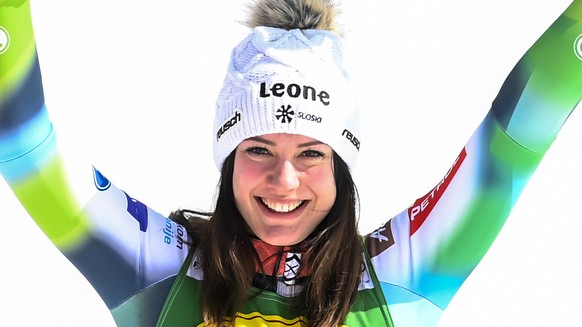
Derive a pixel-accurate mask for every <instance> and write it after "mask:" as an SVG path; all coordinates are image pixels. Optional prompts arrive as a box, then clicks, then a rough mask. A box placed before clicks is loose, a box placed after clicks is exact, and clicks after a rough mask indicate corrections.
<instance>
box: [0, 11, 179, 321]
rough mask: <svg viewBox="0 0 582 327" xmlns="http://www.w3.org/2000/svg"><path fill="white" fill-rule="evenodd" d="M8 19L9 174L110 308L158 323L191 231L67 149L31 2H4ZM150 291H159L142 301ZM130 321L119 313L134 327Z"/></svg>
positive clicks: (4, 140) (2, 75)
mask: <svg viewBox="0 0 582 327" xmlns="http://www.w3.org/2000/svg"><path fill="white" fill-rule="evenodd" d="M0 22H1V24H0V26H1V27H2V28H0V49H1V50H0V173H1V175H2V177H3V178H4V179H5V181H6V182H7V183H8V185H9V186H10V188H11V189H12V191H13V192H14V194H15V195H16V197H17V198H18V199H19V200H20V202H21V203H22V205H23V207H24V208H25V209H26V210H27V212H28V213H29V214H30V216H31V217H32V218H33V219H34V221H35V222H36V223H37V224H38V226H39V227H40V228H41V229H42V231H43V232H44V233H45V234H46V236H47V237H48V238H49V239H50V240H51V241H52V242H53V243H54V244H55V245H56V246H57V248H58V249H59V250H60V251H61V252H62V253H63V254H64V255H65V256H66V257H67V259H69V260H70V261H71V262H72V263H73V264H74V265H75V266H76V268H77V269H79V270H80V271H81V272H82V273H83V274H84V276H85V277H86V278H87V279H88V280H89V282H90V283H91V284H92V285H93V287H94V288H95V289H96V290H97V292H98V293H99V294H100V295H101V297H102V298H103V300H104V302H105V303H106V304H107V306H108V307H109V308H110V309H111V310H112V311H114V309H115V308H119V307H122V306H123V305H126V306H127V305H129V306H133V307H135V308H140V306H142V305H147V306H148V308H149V309H150V310H143V312H145V314H143V315H142V316H135V317H130V319H134V318H135V319H143V321H141V322H140V321H134V323H135V324H136V325H140V323H143V322H144V321H148V322H149V321H151V320H154V319H155V318H156V317H157V313H158V312H159V308H160V307H161V305H162V301H163V299H164V294H166V293H167V291H168V289H169V287H170V285H171V279H172V277H173V276H174V275H175V274H176V273H177V271H178V269H179V267H180V266H181V264H182V262H183V260H184V258H185V257H186V255H187V252H188V248H187V246H186V244H185V242H186V235H185V232H184V230H183V228H182V227H181V226H178V225H176V224H175V223H173V222H171V221H170V220H169V219H167V218H165V217H162V216H161V215H159V214H158V213H156V212H155V211H153V210H151V209H149V208H148V207H146V206H145V205H143V204H142V203H140V202H139V201H137V200H135V199H133V198H132V197H130V196H129V195H128V194H126V193H125V192H124V191H122V190H120V189H118V188H116V187H115V186H114V185H113V184H111V183H110V182H109V180H108V179H107V178H106V177H105V176H104V175H102V174H101V173H100V172H99V171H98V170H97V169H95V168H94V167H93V166H92V165H91V164H89V163H84V161H83V160H82V158H76V157H75V154H74V153H69V152H67V151H66V150H63V149H60V148H59V146H58V144H57V141H56V140H57V137H56V133H55V131H54V129H53V126H52V124H51V123H50V120H49V115H48V113H47V109H46V106H45V101H44V96H43V87H42V79H41V73H40V68H39V60H38V57H37V52H36V46H35V39H34V33H33V28H32V21H31V14H30V4H29V1H28V0H26V1H23V0H19V1H12V0H10V1H2V0H0ZM145 288H148V291H147V292H148V294H150V295H151V293H156V294H157V295H156V296H146V298H147V299H144V298H143V297H142V298H139V297H138V296H137V295H136V296H134V295H135V294H137V293H140V292H141V291H143V290H144V289H145ZM144 294H145V293H144ZM132 298H134V299H135V300H133V301H131V300H130V301H126V300H128V299H132ZM156 310H157V311H156ZM126 311H127V310H126ZM114 313H115V311H114ZM148 314H149V315H151V316H148V317H146V316H147V315H148ZM136 317H137V318H136ZM120 319H121V320H120ZM124 319H126V317H118V316H116V320H117V321H118V322H119V321H124V323H128V322H127V320H124ZM128 319H129V318H128ZM146 324H147V323H146Z"/></svg>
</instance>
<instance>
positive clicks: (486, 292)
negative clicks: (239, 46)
mask: <svg viewBox="0 0 582 327" xmlns="http://www.w3.org/2000/svg"><path fill="white" fill-rule="evenodd" d="M242 3H243V2H242V1H241V0H231V1H205V2H201V1H193V0H190V1H185V0H175V1H151V0H140V1H137V0H124V1H82V0H51V1H40V0H32V8H33V18H34V25H35V31H36V35H37V44H38V52H39V55H40V60H41V66H42V71H43V80H44V85H45V95H46V102H47V105H48V107H49V110H50V112H51V117H52V120H53V121H54V124H55V125H56V128H57V129H58V131H59V133H60V140H61V142H62V143H64V144H65V145H66V146H71V147H75V148H76V149H77V150H78V152H79V153H80V155H81V154H82V155H84V156H87V157H88V159H89V160H91V161H92V162H93V163H94V164H95V165H96V166H97V167H98V168H99V169H100V170H101V171H102V172H103V173H105V174H106V176H107V177H108V178H109V179H111V180H112V181H113V182H114V183H115V184H116V185H117V186H119V187H121V188H123V189H124V190H126V191H127V192H128V193H129V194H132V196H133V197H135V198H137V199H140V200H141V201H142V202H144V203H146V204H148V205H149V206H151V207H153V208H154V209H156V210H157V211H159V212H162V213H168V212H170V211H171V210H173V209H176V208H178V207H185V208H200V209H209V208H210V206H211V201H212V197H213V195H214V188H215V184H216V182H217V178H218V174H217V172H216V169H215V167H214V164H213V160H212V152H211V147H210V145H211V142H210V135H211V125H212V117H213V108H214V100H215V97H216V95H217V93H218V91H219V89H220V85H221V83H222V79H223V77H224V72H225V69H226V63H227V60H228V56H229V52H230V49H231V48H232V47H233V46H234V45H235V44H236V43H237V42H238V41H239V40H240V39H241V38H242V37H243V36H244V35H245V34H246V32H247V30H246V29H245V28H243V27H241V25H240V24H239V23H238V21H240V20H241V19H242V18H243V17H244V16H243V8H244V7H243V5H242ZM569 3H570V1H566V0H489V1H482V2H476V1H463V0H443V1H429V0H412V1H411V0H408V1H404V0H390V1H389V0H384V1H379V0H343V7H342V8H343V16H342V19H341V22H342V24H343V25H344V27H345V28H346V30H347V31H348V34H347V36H346V40H347V46H348V48H347V49H348V58H349V62H350V67H351V68H350V71H351V72H352V77H353V80H354V82H355V84H356V86H357V88H358V92H359V93H360V104H361V107H362V117H363V126H364V134H363V135H362V139H363V147H362V150H361V158H360V162H359V166H358V170H357V173H356V176H355V177H356V182H357V185H358V188H359V191H360V196H361V199H362V221H361V230H362V233H366V232H369V231H371V230H372V229H373V228H375V227H378V226H380V224H382V223H383V222H384V221H385V220H387V219H389V218H390V217H392V216H394V215H395V214H397V213H399V212H400V211H402V210H403V209H404V208H406V207H407V206H408V205H409V204H410V203H411V202H412V201H413V200H414V199H416V198H417V197H419V196H422V195H424V194H425V193H426V192H427V191H428V190H430V189H431V188H432V187H433V186H434V185H435V184H436V183H437V182H438V181H439V180H440V179H441V178H442V176H443V174H444V173H445V172H446V170H447V169H448V168H449V166H450V165H451V164H452V162H453V160H454V159H455V158H456V156H457V154H458V153H459V151H460V149H461V148H462V146H463V145H464V144H465V142H466V141H467V140H468V138H469V136H470V135H471V134H472V132H473V131H474V129H475V128H476V127H477V125H478V124H479V122H480V121H481V119H482V118H483V117H484V115H485V113H486V112H487V110H488V109H489V106H490V103H491V101H492V100H493V98H494V97H495V95H496V94H497V91H498V90H499V87H500V86H501V84H502V82H503V80H504V79H505V77H506V76H507V74H508V73H509V71H510V70H511V68H512V67H513V66H514V64H515V63H516V62H517V60H518V59H519V58H520V57H521V56H522V54H523V53H524V52H525V51H526V50H527V49H528V48H529V46H530V45H531V44H532V43H533V42H534V41H535V40H536V39H537V38H538V37H539V35H541V34H542V33H543V32H544V31H545V29H546V28H547V27H548V26H549V25H550V24H551V23H552V22H553V21H554V20H555V19H556V18H557V17H558V16H559V15H560V14H561V13H562V11H563V10H564V9H565V8H566V7H567V6H568V4H569ZM579 111H580V109H579V110H578V112H575V113H574V114H573V115H572V117H571V120H570V121H569V122H568V124H567V125H566V126H565V127H564V129H563V131H562V133H561V134H560V136H559V138H558V139H557V141H556V142H555V144H554V147H553V148H552V149H551V150H550V151H549V152H548V153H547V155H546V158H545V159H544V161H543V162H542V165H541V166H540V168H539V169H538V171H537V172H536V174H535V175H534V177H533V178H532V180H531V182H530V184H529V186H528V188H527V189H526V191H525V192H524V194H523V196H522V198H521V199H520V201H519V202H518V204H517V205H516V207H515V209H514V212H513V214H512V216H511V217H510V219H509V221H508V223H507V224H506V227H505V228H504V229H503V231H502V232H501V234H500V235H499V237H498V239H497V240H496V242H495V243H494V245H493V247H492V248H491V250H490V251H489V253H488V254H487V255H486V257H485V258H484V260H483V261H482V263H481V265H480V266H479V267H478V268H477V269H476V271H475V272H474V273H473V274H472V275H471V276H470V278H469V280H468V281H467V282H466V284H465V285H464V286H463V287H462V289H461V291H460V293H459V294H458V296H457V297H456V298H455V299H454V300H453V302H452V304H451V305H450V307H449V309H448V310H447V311H446V313H445V315H444V316H443V319H442V322H441V324H440V325H439V327H453V326H476V327H478V326H483V327H485V326H488V327H489V326H562V327H563V326H579V324H580V321H582V310H580V309H579V308H580V307H581V306H582V299H581V297H580V296H579V294H580V292H581V291H582V284H581V283H582V282H581V279H580V277H579V276H581V275H582V266H581V265H580V262H579V261H580V260H579V258H580V257H582V256H581V255H580V254H579V252H580V251H581V250H582V238H581V237H579V235H578V234H579V232H578V231H579V230H580V227H582V222H581V218H582V214H581V211H580V202H581V200H582V190H581V189H580V186H581V184H582V172H581V169H580V168H581V167H582V154H581V152H580V150H579V149H580V148H581V146H582V113H580V112H579ZM0 218H1V219H2V222H3V225H4V228H2V229H0V260H2V265H1V269H0V299H2V303H3V305H2V307H1V308H0V314H1V316H2V319H5V322H0V325H3V326H33V325H34V326H61V327H62V326H100V327H103V326H114V324H113V320H112V319H111V318H110V317H109V313H108V311H107V309H106V307H105V305H104V304H103V303H102V302H101V301H100V299H99V298H98V296H97V295H96V293H95V292H94V291H93V290H92V289H91V287H90V286H89V284H88V283H87V282H86V281H85V280H84V279H83V277H82V276H81V275H80V274H79V273H78V272H77V271H76V270H75V269H74V268H73V267H72V265H71V264H70V263H69V262H68V261H67V260H66V259H65V258H64V257H63V256H62V255H61V254H60V253H59V252H58V251H57V250H56V249H55V248H54V246H53V245H52V244H51V243H50V242H49V241H47V240H46V239H45V237H44V235H43V234H42V233H41V232H40V230H39V229H38V228H37V227H36V225H34V224H33V223H32V220H31V219H30V218H28V216H27V214H26V213H25V211H24V210H23V209H22V208H21V207H20V206H19V204H18V202H17V201H16V199H15V197H14V196H13V195H12V193H11V192H10V191H9V189H8V187H7V186H6V184H5V183H4V182H3V181H0Z"/></svg>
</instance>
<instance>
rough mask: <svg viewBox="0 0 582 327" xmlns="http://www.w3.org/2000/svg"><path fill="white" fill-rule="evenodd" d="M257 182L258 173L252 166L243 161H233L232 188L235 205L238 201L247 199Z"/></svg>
mask: <svg viewBox="0 0 582 327" xmlns="http://www.w3.org/2000/svg"><path fill="white" fill-rule="evenodd" d="M259 180H260V172H259V171H258V170H257V169H256V167H255V166H254V165H250V164H249V163H248V162H246V161H245V160H244V159H242V160H238V158H236V159H235V161H234V171H233V174H232V188H233V192H234V197H235V200H236V201H237V205H238V202H239V201H240V199H245V198H248V194H249V193H250V190H251V189H252V188H253V186H254V185H256V184H257V183H258V181H259Z"/></svg>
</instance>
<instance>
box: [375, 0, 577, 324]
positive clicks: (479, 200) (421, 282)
mask: <svg viewBox="0 0 582 327" xmlns="http://www.w3.org/2000/svg"><path fill="white" fill-rule="evenodd" d="M581 97H582V1H575V2H574V3H572V4H571V5H570V6H569V7H568V8H567V9H566V11H565V12H564V13H563V14H562V15H561V16H560V17H559V18H558V19H557V20H556V21H555V22H554V23H553V24H552V25H551V26H550V27H549V29H548V30H547V31H546V32H544V33H543V35H542V36H541V37H540V38H539V39H538V40H537V41H536V42H535V44H534V45H533V46H532V47H531V48H530V49H529V50H528V51H527V52H526V53H525V55H524V56H523V57H522V58H521V59H520V60H519V62H518V63H517V64H516V66H515V67H514V69H513V70H512V71H511V72H510V74H509V75H508V77H507V79H506V80H505V82H504V84H503V86H502V87H501V89H500V92H499V94H498V96H497V97H496V98H495V100H494V101H493V103H492V107H491V110H490V111H489V113H488V114H487V115H486V117H485V119H484V120H483V121H482V123H481V124H480V125H479V127H478V128H477V130H476V131H475V133H474V134H473V135H472V137H471V138H470V140H469V141H468V142H467V143H466V145H465V147H464V148H463V149H462V150H461V151H460V152H459V155H458V157H457V158H455V160H454V161H453V164H452V165H451V168H450V169H449V170H448V171H447V172H446V173H445V175H444V177H443V178H442V180H440V181H439V182H438V183H437V184H436V185H435V187H434V188H433V189H431V190H430V191H429V192H427V193H426V194H425V195H424V196H422V197H420V198H418V199H417V200H416V201H415V202H414V203H413V204H412V205H411V206H410V207H409V208H407V209H406V210H404V211H403V212H402V213H400V214H399V215H397V216H396V217H394V218H393V219H391V220H390V221H389V222H388V223H386V224H385V225H384V226H382V227H381V228H379V229H377V230H375V231H374V232H372V233H370V234H369V235H367V237H366V242H367V246H368V250H369V251H370V253H371V256H372V262H373V265H374V268H375V270H376V274H377V275H378V277H379V279H380V281H381V283H382V287H383V289H384V292H385V295H386V298H387V301H388V303H389V305H390V307H391V311H392V314H393V316H394V318H395V323H396V325H398V317H403V316H407V317H413V316H415V314H414V312H418V311H417V310H419V309H421V310H423V312H425V313H426V315H424V317H420V318H419V319H431V320H438V317H439V316H440V314H441V313H442V311H443V310H444V309H445V308H446V307H447V305H448V304H449V303H450V301H451V299H452V298H453V296H454V295H455V293H456V292H457V291H458V289H459V287H460V286H461V285H462V283H463V282H464V281H465V279H466V278H467V277H468V275H469V274H470V273H471V272H472V271H473V269H474V268H475V267H476V266H477V264H478V263H479V262H480V260H481V259H482V258H483V256H484V255H485V253H486V252H487V250H488V249H489V247H490V246H491V244H492V243H493V241H494V240H495V238H496V237H497V235H498V233H499V231H500V230H501V228H502V227H503V225H504V223H505V221H506V219H507V217H508V216H509V214H510V212H511V210H512V208H513V207H514V205H515V203H516V201H517V200H518V198H519V196H520V194H521V193H522V191H523V189H524V187H525V186H526V184H527V182H528V180H529V179H530V177H531V176H532V174H533V173H534V171H535V170H536V168H537V166H538V164H539V163H540V161H541V160H542V158H543V156H544V154H545V153H546V151H547V150H548V149H549V148H550V146H551V144H552V142H553V141H554V139H555V138H556V136H557V134H558V132H559V131H560V129H561V127H562V126H563V124H564V123H565V121H566V120H567V119H568V117H569V115H570V114H571V113H572V111H573V110H574V109H575V108H576V106H577V105H578V103H579V101H580V99H581ZM416 316H420V315H418V314H416ZM428 316H432V317H430V318H428ZM405 325H406V324H405Z"/></svg>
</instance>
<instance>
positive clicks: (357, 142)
mask: <svg viewBox="0 0 582 327" xmlns="http://www.w3.org/2000/svg"><path fill="white" fill-rule="evenodd" d="M342 136H345V137H346V139H348V140H349V141H350V142H352V144H353V145H354V146H355V147H356V149H358V151H360V140H358V138H357V137H356V136H355V135H354V134H352V132H350V131H348V130H347V129H344V131H343V132H342Z"/></svg>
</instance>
